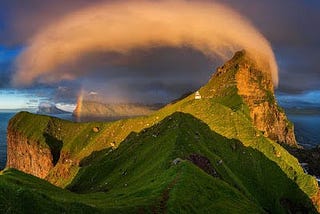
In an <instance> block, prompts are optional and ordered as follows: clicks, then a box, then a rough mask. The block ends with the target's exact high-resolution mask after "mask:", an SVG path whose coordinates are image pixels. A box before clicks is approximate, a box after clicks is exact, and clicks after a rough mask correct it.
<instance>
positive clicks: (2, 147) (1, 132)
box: [0, 112, 15, 169]
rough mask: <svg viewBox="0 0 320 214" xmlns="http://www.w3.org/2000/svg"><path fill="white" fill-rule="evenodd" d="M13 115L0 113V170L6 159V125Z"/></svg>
mask: <svg viewBox="0 0 320 214" xmlns="http://www.w3.org/2000/svg"><path fill="white" fill-rule="evenodd" d="M14 115H15V113H1V112H0V169H3V168H4V167H5V165H6V160H7V159H6V157H7V125H8V122H9V120H10V118H11V117H13V116H14Z"/></svg>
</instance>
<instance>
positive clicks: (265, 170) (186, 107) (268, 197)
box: [4, 58, 318, 213]
mask: <svg viewBox="0 0 320 214" xmlns="http://www.w3.org/2000/svg"><path fill="white" fill-rule="evenodd" d="M237 60H241V59H240V58H239V59H237ZM231 68H232V67H231ZM235 72H236V70H232V69H231V70H229V71H228V72H227V73H226V75H224V76H220V78H224V79H222V80H221V79H220V80H219V81H218V80H217V79H214V78H212V79H211V80H210V81H209V82H208V84H206V85H205V86H203V87H202V88H201V89H200V90H199V91H200V93H201V95H203V97H204V99H201V100H195V99H194V94H191V95H190V96H188V97H186V98H184V99H182V100H180V101H178V102H175V103H173V104H169V105H167V106H166V107H164V108H162V109H161V110H159V111H157V112H155V113H153V114H151V115H149V116H144V117H137V118H130V119H125V120H119V121H116V122H92V123H73V122H69V121H64V120H61V119H58V118H52V117H48V116H40V115H33V114H30V113H27V112H21V113H19V114H17V115H16V116H15V117H14V118H13V119H12V120H11V121H10V125H9V129H11V130H12V131H15V132H17V133H21V134H23V135H24V136H26V137H27V138H28V139H30V140H33V141H34V142H37V143H38V144H39V145H40V146H43V147H46V148H51V149H52V150H54V151H55V153H60V159H59V160H58V162H57V164H56V165H55V167H54V168H53V169H52V170H51V171H50V173H49V175H48V176H47V178H46V179H47V180H49V181H50V182H52V183H54V184H55V185H58V186H61V187H67V186H68V188H69V189H70V190H72V191H74V192H77V193H81V195H82V194H84V196H83V197H79V195H78V194H76V195H75V196H72V197H76V198H77V200H79V201H81V203H83V204H86V205H92V206H93V205H94V206H95V207H97V208H98V209H99V211H101V210H103V211H110V212H111V211H114V212H120V211H123V212H128V211H129V210H133V211H134V212H135V211H139V210H138V209H140V208H141V209H142V210H146V211H150V210H152V209H159V210H160V211H161V210H162V209H168V211H170V210H172V212H178V211H179V210H180V209H181V211H183V210H189V211H190V210H192V211H194V210H195V209H203V210H202V211H203V212H205V211H206V210H205V209H209V208H210V206H212V207H211V209H219V207H220V210H219V211H221V207H228V208H229V209H230V210H229V212H236V211H237V209H236V207H237V206H239V207H241V208H242V209H243V210H241V209H240V210H238V212H246V213H248V212H249V211H248V210H251V211H252V210H255V211H256V212H260V211H261V210H262V209H264V210H265V211H272V212H280V213H281V212H283V211H284V210H283V207H286V208H287V209H289V207H290V206H291V205H292V204H295V208H297V209H299V207H301V206H302V207H303V206H304V207H310V204H309V202H310V201H308V199H307V198H308V197H309V198H311V197H313V196H314V195H316V193H317V191H318V185H317V181H316V179H315V178H314V177H312V176H309V175H307V174H305V173H304V172H303V169H302V168H301V167H300V165H299V163H298V161H297V159H296V158H294V157H293V156H291V155H290V154H289V153H288V152H287V151H286V150H285V149H284V148H283V147H281V146H280V145H279V144H277V143H275V142H274V141H272V140H270V139H268V138H266V137H264V136H263V134H262V133H261V132H260V131H258V130H257V129H256V128H255V127H254V125H253V123H252V120H251V118H250V115H249V108H248V106H247V105H246V104H245V103H244V102H243V100H242V98H241V96H239V95H238V94H237V88H236V87H235V86H234V83H233V81H234V75H235ZM272 102H273V101H272ZM175 112H183V113H187V114H188V115H186V114H182V113H179V114H174V115H173V116H171V118H174V119H170V117H169V118H168V115H171V114H173V113H175ZM165 118H167V119H165ZM164 119H165V120H164ZM162 120H164V121H162ZM161 121H162V122H161ZM150 127H151V128H150ZM148 128H149V129H148ZM97 130H98V131H97ZM133 132H135V133H139V134H134V133H133ZM130 133H131V134H130ZM195 133H198V134H196V135H195ZM55 142H59V143H61V144H59V146H57V145H56V144H55ZM116 148H117V149H116ZM114 149H116V150H115V151H114ZM193 153H194V154H198V155H201V156H204V157H206V158H207V159H208V160H210V163H211V165H212V166H213V167H214V169H215V171H216V172H217V173H218V175H219V176H218V177H212V176H210V175H208V174H206V173H204V172H203V171H201V170H200V171H199V168H198V167H196V166H195V165H194V164H191V162H190V161H184V162H182V163H181V164H178V165H177V166H172V164H171V163H172V161H173V160H174V159H176V158H181V159H188V157H189V156H190V154H193ZM221 160H222V163H221V164H217V163H220V162H221ZM122 174H125V175H122ZM4 177H6V176H4ZM193 177H196V179H192V178H193ZM21 180H23V175H21ZM37 182H38V181H37ZM189 183H190V185H192V186H189V187H188V188H187V186H188V185H189ZM171 186H174V187H175V188H173V189H172V188H171ZM168 187H170V189H172V191H170V193H168V192H167V191H165V190H166V188H168ZM220 188H221V189H222V190H221V191H219V189H220ZM207 189H210V190H212V191H209V190H208V192H207V193H206V191H205V190H207ZM191 190H192V191H191ZM213 190H214V191H213ZM199 191H201V193H203V192H204V193H203V194H199ZM184 192H185V194H184ZM191 192H196V193H197V192H198V193H197V194H196V195H195V193H191ZM41 194H42V193H41ZM168 194H169V195H170V197H169V198H168ZM228 195H229V196H230V195H232V197H229V196H228ZM200 196H201V197H200ZM202 196H203V197H202ZM218 196H219V197H222V198H225V200H226V201H228V203H230V204H226V203H223V201H222V199H221V200H220V199H219V197H218ZM69 197H71V196H66V198H69ZM72 197H71V198H72ZM161 198H165V199H166V200H161ZM195 198H199V200H200V198H201V200H200V201H199V203H196V202H195ZM52 200H53V199H52ZM54 200H55V199H54ZM66 200H67V199H66ZM202 200H203V201H202ZM208 200H209V201H212V202H213V203H210V206H209V204H208ZM232 200H235V202H233V201H232ZM67 201H68V200H67ZM161 201H166V203H165V204H166V206H165V208H164V207H163V206H164V205H163V202H161ZM240 201H241V203H240ZM299 201H300V203H301V204H302V205H301V206H300V205H299ZM71 202H72V201H71ZM71 202H70V203H71ZM191 202H192V203H191ZM57 203H58V202H57ZM231 203H234V204H235V206H232V205H231ZM186 204H188V205H186ZM193 204H194V205H193ZM204 204H205V205H206V206H204ZM240 204H243V206H242V205H240ZM185 206H186V207H185ZM214 206H215V208H213V207H214ZM201 207H202V208H201ZM245 210H247V211H245Z"/></svg>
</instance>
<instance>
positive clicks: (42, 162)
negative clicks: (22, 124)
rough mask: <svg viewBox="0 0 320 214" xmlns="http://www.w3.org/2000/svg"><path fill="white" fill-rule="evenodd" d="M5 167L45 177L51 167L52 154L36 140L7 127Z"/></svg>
mask: <svg viewBox="0 0 320 214" xmlns="http://www.w3.org/2000/svg"><path fill="white" fill-rule="evenodd" d="M7 167H9V168H15V169H18V170H20V171H23V172H25V173H28V174H32V175H35V176H37V177H39V178H45V177H46V176H47V174H48V173H49V171H50V170H51V169H52V168H53V156H52V153H51V151H50V149H49V148H43V147H41V146H39V143H38V142H37V141H33V140H30V139H28V138H27V137H26V136H25V135H24V134H20V133H19V132H16V131H14V130H11V129H8V135H7Z"/></svg>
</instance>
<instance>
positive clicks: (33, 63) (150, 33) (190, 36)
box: [13, 0, 278, 85]
mask: <svg viewBox="0 0 320 214" xmlns="http://www.w3.org/2000/svg"><path fill="white" fill-rule="evenodd" d="M160 47H169V48H185V47H188V48H191V49H194V50H195V51H197V52H200V53H202V54H203V55H204V56H205V57H208V58H216V57H219V58H222V59H223V60H225V59H227V58H229V57H231V56H232V54H233V53H234V52H235V51H237V50H240V49H246V50H247V51H248V52H249V53H251V54H252V56H254V57H255V60H256V61H257V63H258V64H259V65H260V66H261V67H264V68H265V70H270V71H271V72H272V77H273V81H274V83H275V84H277V82H278V73H277V64H276V61H275V57H274V54H273V51H272V49H271V47H270V45H269V43H268V41H267V40H266V39H265V38H264V37H263V36H262V34H261V33H259V31H258V30H257V29H255V28H254V27H253V25H252V24H250V22H249V21H248V20H246V19H245V18H243V17H242V16H240V15H239V14H238V13H236V12H235V11H233V10H232V9H230V8H228V7H227V6H225V5H222V4H218V3H216V2H212V3H206V2H197V1H192V2H191V1H169V0H167V1H161V2H158V1H155V2H151V1H121V2H104V3H97V4H94V5H91V6H88V7H85V8H82V9H79V10H77V11H74V12H72V13H70V14H67V15H65V16H62V17H61V18H59V19H58V20H55V21H51V22H50V23H49V24H48V25H47V26H45V27H43V28H41V29H39V30H38V33H37V34H35V35H34V36H33V37H31V40H30V42H29V43H28V45H27V48H26V49H25V51H24V52H22V54H21V55H20V56H19V58H18V60H17V71H16V73H15V75H14V79H13V82H14V83H15V84H16V85H28V84H32V83H34V82H40V83H52V82H59V81H61V80H75V79H79V78H85V77H86V76H90V75H91V74H90V73H91V72H93V71H92V70H91V69H90V67H88V69H87V70H86V71H83V70H82V71H79V70H78V69H77V66H72V65H77V64H81V62H79V61H81V59H83V57H84V56H86V55H90V54H93V55H97V54H99V55H104V54H110V53H111V54H120V55H121V56H125V55H127V54H129V55H130V53H132V51H134V50H136V49H138V50H141V49H142V50H150V49H151V50H152V49H154V48H156V49H157V48H160ZM105 63H106V64H108V58H106V62H105ZM89 64H90V63H89ZM110 64H111V65H112V61H111V62H110ZM110 70H111V69H110ZM133 70H134V69H133ZM100 72H106V73H108V72H111V71H108V69H105V70H103V71H100ZM117 72H119V70H118V71H117ZM126 72H127V73H129V72H130V69H128V71H126ZM126 72H125V73H126ZM195 72H196V71H195ZM127 73H126V74H127ZM100 76H108V75H100ZM106 80H108V79H106Z"/></svg>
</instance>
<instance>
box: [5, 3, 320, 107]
mask: <svg viewBox="0 0 320 214" xmlns="http://www.w3.org/2000/svg"><path fill="white" fill-rule="evenodd" d="M128 2H130V1H111V0H92V1H86V0H73V1H65V0H55V1H51V0H29V1H23V0H0V109H8V108H12V109H16V108H33V109H34V108H36V106H37V105H39V104H40V103H43V102H53V103H58V105H59V106H63V105H64V104H65V105H68V104H70V103H75V102H76V98H77V96H78V95H79V93H80V92H85V93H86V94H87V95H88V96H90V95H89V94H90V92H91V94H95V95H97V94H98V95H99V96H100V98H101V99H102V100H103V101H105V102H151V103H157V102H169V101H170V100H172V99H175V98H177V97H179V96H180V95H181V94H184V93H186V92H189V91H193V90H195V89H197V88H198V87H200V86H201V85H202V84H204V83H205V82H206V81H208V79H209V78H210V76H211V75H212V73H213V72H214V71H215V69H216V67H217V66H219V65H221V64H222V63H223V61H225V60H226V59H227V58H228V57H230V56H232V52H234V51H235V50H237V48H238V49H239V48H240V49H241V48H246V49H247V48H248V49H251V50H254V51H253V52H254V53H257V54H258V55H259V54H260V55H261V52H263V54H266V58H268V59H269V61H268V63H269V62H272V61H273V57H275V60H276V63H277V65H278V76H279V84H278V87H277V94H278V99H281V101H283V102H282V103H285V104H286V105H289V106H290V105H297V103H304V104H306V103H307V104H308V103H310V104H311V105H313V106H320V101H319V100H320V99H319V97H320V61H319V59H320V28H319V27H318V25H319V20H320V1H318V0H306V1H301V0H282V1H278V0H265V1H264V0H261V1H255V0H242V1H237V0H216V1H210V0H207V1H199V0H197V1H192V0H189V1H161V2H163V4H161V5H152V4H151V5H150V4H148V3H146V2H151V3H152V2H160V1H134V2H138V3H128ZM131 2H133V1H131ZM188 4H190V5H191V6H190V7H191V8H192V9H193V10H190V8H189V6H188ZM110 5H112V6H110ZM208 5H209V6H208ZM211 6H212V7H211ZM171 10H172V11H173V12H174V13H175V14H174V13H173V14H174V16H173V14H171V13H170V11H171ZM93 14H96V15H95V16H94V15H93ZM159 17H160V18H159ZM167 17H173V18H171V20H170V22H169V23H168V22H164V21H163V20H164V18H167ZM206 18H207V22H206V21H204V20H206ZM180 19H181V20H180ZM183 19H184V20H183ZM209 19H212V20H213V21H211V20H209ZM159 20H160V21H159ZM165 20H169V19H165ZM185 20H187V21H185ZM153 23H156V24H153ZM155 25H156V26H157V27H156V28H154V26H155ZM168 26H169V27H168ZM188 29H192V31H191V30H190V32H188ZM181 32H183V33H185V34H186V36H185V37H183V39H181V35H180V34H181ZM192 32H193V34H192ZM157 33H158V34H157ZM197 33H198V34H197ZM202 35H207V37H205V36H204V37H203V38H202V37H201V36H202ZM247 35H250V39H251V40H252V41H247V40H246V39H245V38H247V37H248V36H247ZM198 37H201V39H202V40H200V39H199V40H197V39H198ZM154 40H155V41H156V43H154ZM181 41H185V44H184V43H183V42H181ZM203 41H205V42H203ZM79 44H86V45H79ZM269 44H270V45H269ZM271 48H272V50H273V52H272V50H271ZM256 49H257V50H256ZM269 49H270V50H271V51H270V50H269ZM273 53H274V56H273ZM261 56H262V55H261ZM271 64H272V63H270V66H271ZM271 67H272V66H271ZM93 92H94V93H93ZM288 103H289V104H288Z"/></svg>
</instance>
